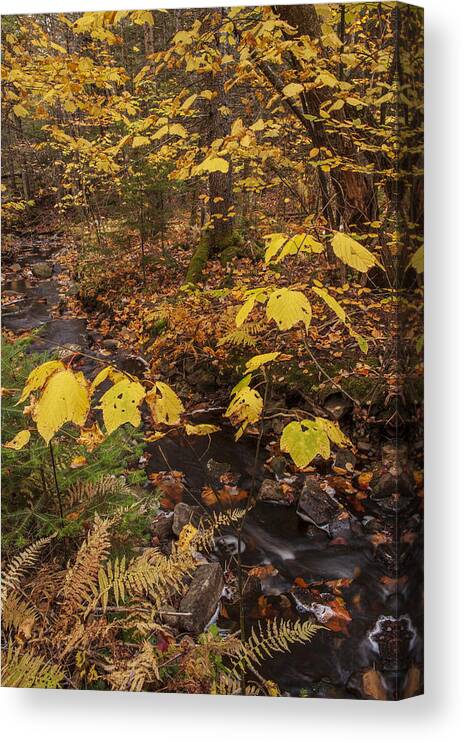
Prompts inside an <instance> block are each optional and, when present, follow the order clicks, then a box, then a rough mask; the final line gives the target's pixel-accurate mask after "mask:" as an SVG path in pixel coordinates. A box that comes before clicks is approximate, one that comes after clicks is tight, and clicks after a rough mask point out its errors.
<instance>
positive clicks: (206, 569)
mask: <svg viewBox="0 0 465 742" xmlns="http://www.w3.org/2000/svg"><path fill="white" fill-rule="evenodd" d="M223 587H224V579H223V570H222V569H221V566H220V565H219V564H218V562H215V563H213V564H210V563H207V564H201V565H200V567H197V569H196V571H195V573H194V577H193V580H192V582H191V584H190V586H189V589H188V591H187V594H186V595H185V596H184V598H183V599H182V600H181V603H180V605H179V612H180V613H188V614H190V615H185V616H180V625H181V627H182V628H183V629H184V631H192V632H194V633H196V634H198V633H199V632H201V631H203V629H204V628H205V626H206V625H207V624H208V622H209V621H210V619H211V618H212V617H213V615H214V613H215V611H216V609H217V606H218V603H219V600H220V598H221V595H222V592H223Z"/></svg>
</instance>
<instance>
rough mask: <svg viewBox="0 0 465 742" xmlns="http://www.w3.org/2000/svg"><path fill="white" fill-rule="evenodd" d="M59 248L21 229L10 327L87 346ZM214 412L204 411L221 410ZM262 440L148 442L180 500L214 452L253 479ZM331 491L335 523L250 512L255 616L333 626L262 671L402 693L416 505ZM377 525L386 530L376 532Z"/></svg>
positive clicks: (407, 682)
mask: <svg viewBox="0 0 465 742" xmlns="http://www.w3.org/2000/svg"><path fill="white" fill-rule="evenodd" d="M59 249H60V241H59V239H55V238H53V237H52V238H50V237H47V238H46V239H43V238H31V239H28V240H25V244H24V249H23V251H22V253H21V256H20V258H19V261H20V263H19V264H20V266H21V271H17V273H19V272H21V273H22V275H23V277H21V278H18V277H17V273H15V272H13V271H12V270H11V269H10V268H8V267H7V268H6V270H5V280H4V283H3V296H4V297H5V298H6V301H5V304H6V306H5V305H4V309H3V321H2V323H3V327H4V328H7V329H9V330H12V331H14V332H15V333H18V332H22V331H25V330H32V329H35V330H37V336H36V338H35V340H34V342H33V346H32V347H33V349H34V350H45V349H51V348H54V347H56V346H60V347H61V346H66V347H69V348H70V349H71V350H76V349H77V348H80V349H81V350H85V349H87V348H88V345H89V341H88V336H87V330H86V320H85V319H76V318H73V317H72V316H70V315H69V314H67V309H66V302H63V310H62V314H61V316H56V315H57V311H56V307H57V305H58V304H59V302H60V296H61V295H62V294H64V293H65V290H64V288H63V285H62V283H61V279H60V265H59V258H60V253H59ZM38 260H41V261H44V260H45V261H47V262H49V264H50V265H51V266H52V267H53V273H52V275H51V277H50V278H47V279H44V280H37V279H35V278H33V277H32V276H30V275H28V273H29V272H30V271H29V269H30V267H31V266H32V264H33V263H34V262H36V261H38ZM24 276H26V277H24ZM92 352H93V353H95V351H94V350H93V351H92ZM106 359H107V360H109V358H108V356H106ZM212 414H215V413H212ZM212 414H211V415H210V416H208V422H216V421H217V420H214V419H212ZM218 420H221V418H219V417H218ZM195 422H200V420H199V419H196V420H195ZM255 446H256V442H255V439H254V438H252V437H250V438H248V437H246V436H244V438H243V439H241V441H239V442H238V443H235V442H234V438H233V432H232V430H230V429H229V428H228V427H227V426H224V425H223V424H222V429H221V430H220V431H219V432H217V433H215V434H214V435H213V436H211V438H209V439H208V438H207V439H205V438H199V437H192V438H191V439H190V440H189V441H187V440H185V439H183V437H182V436H174V437H166V438H163V439H162V440H160V441H158V442H156V443H152V444H148V448H147V459H148V464H147V470H148V473H149V474H150V473H153V472H163V471H169V470H170V469H171V470H176V471H180V472H182V473H183V477H184V480H183V481H184V485H185V493H184V500H185V501H186V502H188V503H189V502H190V503H192V504H194V505H198V504H199V503H201V502H202V501H201V492H202V489H203V488H204V487H207V486H210V484H211V473H210V472H209V467H208V462H209V461H213V462H220V463H226V464H227V465H228V469H229V470H230V472H232V473H233V474H236V475H237V486H238V487H240V488H243V489H245V490H247V489H248V488H249V487H250V485H251V481H252V477H253V472H254V466H255ZM264 463H265V459H264V456H263V457H262V458H259V462H258V464H259V466H258V477H257V479H258V485H259V484H260V482H261V480H262V479H263V478H264V476H266V477H268V478H269V477H270V476H273V475H272V474H271V475H270V471H269V470H268V471H266V472H265V468H264ZM320 478H321V479H322V480H323V479H324V471H322V472H321V473H320ZM334 496H335V498H336V499H339V500H340V501H341V504H342V505H343V506H344V513H346V514H347V515H346V517H345V518H344V519H342V520H340V521H338V523H336V524H333V526H332V529H331V530H330V533H328V529H326V530H325V529H324V528H318V527H316V526H315V525H312V523H308V522H305V521H304V520H303V519H302V518H301V517H300V516H299V515H298V512H297V507H296V504H295V503H294V504H291V505H283V504H279V505H278V504H271V503H267V502H259V503H258V504H257V505H256V507H255V508H254V509H253V511H251V512H250V514H249V515H248V517H247V520H246V524H245V527H244V531H243V541H244V550H243V552H242V555H241V557H242V563H243V565H244V566H246V567H247V568H249V567H255V566H257V565H259V566H261V567H264V568H266V567H268V571H266V570H264V571H263V574H262V575H261V577H260V580H256V589H255V590H253V591H251V593H250V595H248V596H247V599H246V600H247V620H248V625H249V626H250V624H251V623H253V622H255V621H258V620H260V619H263V618H273V617H275V616H276V617H278V618H289V619H293V620H295V619H296V618H300V619H306V618H312V619H314V620H317V621H319V622H321V623H323V625H325V624H326V625H327V627H328V628H329V629H330V630H328V631H319V632H318V633H317V635H316V637H315V638H314V640H313V641H312V642H311V643H306V644H297V645H294V646H293V648H292V651H291V652H290V653H285V654H277V655H276V656H275V657H274V658H273V660H271V661H269V662H267V663H266V665H265V666H264V667H263V668H262V672H263V674H264V675H265V676H267V677H271V678H273V679H274V680H275V681H276V682H277V683H278V685H279V687H280V689H281V692H284V693H287V694H289V695H309V696H320V697H341V698H367V697H379V698H400V697H402V696H403V695H405V693H406V692H407V691H406V688H407V687H408V692H409V693H410V694H415V693H416V692H420V681H419V680H418V675H419V670H418V668H419V666H420V664H421V648H422V643H421V638H420V636H421V606H420V602H419V601H418V599H417V595H418V591H419V587H420V584H421V569H420V562H421V549H420V547H419V543H420V540H419V537H418V530H419V520H418V517H417V514H416V509H415V507H414V506H413V505H409V506H407V507H406V508H405V510H404V511H402V512H401V511H399V509H396V508H394V510H391V511H389V510H388V509H387V508H384V509H383V508H380V506H379V503H377V502H374V501H373V502H372V501H371V500H370V498H369V497H368V498H367V500H366V502H364V505H363V508H359V509H357V508H356V507H354V506H353V503H350V502H348V501H347V498H345V499H344V500H343V501H342V500H341V498H340V497H339V495H338V494H337V493H336V494H335V495H334ZM241 504H242V505H243V503H238V507H240V506H241ZM377 534H382V537H385V542H383V538H378V539H376V538H374V536H376V535H377ZM412 534H413V536H412ZM234 552H237V539H236V538H235V537H234V535H233V534H232V533H231V534H230V535H229V536H227V537H225V539H223V541H222V543H221V544H219V551H218V556H219V558H221V560H222V561H223V563H224V564H225V565H227V564H229V563H230V560H231V559H233V557H234ZM228 554H229V555H230V556H229V557H228ZM399 563H400V564H401V565H402V567H401V569H399V566H398V565H399ZM225 608H226V610H225V611H223V612H222V615H221V618H220V619H219V626H220V627H222V628H223V629H224V630H227V629H231V628H234V629H235V628H237V612H236V613H235V611H234V601H231V605H230V606H229V607H228V601H227V600H226V602H225ZM415 684H416V685H415Z"/></svg>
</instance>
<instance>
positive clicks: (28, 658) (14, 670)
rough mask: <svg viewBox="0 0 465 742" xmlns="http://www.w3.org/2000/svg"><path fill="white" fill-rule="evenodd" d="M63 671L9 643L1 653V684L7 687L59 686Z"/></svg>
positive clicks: (57, 666)
mask: <svg viewBox="0 0 465 742" xmlns="http://www.w3.org/2000/svg"><path fill="white" fill-rule="evenodd" d="M63 678H64V673H63V671H62V669H61V668H60V666H59V665H56V664H55V663H53V662H48V661H47V660H46V659H45V658H44V657H41V656H40V655H34V654H32V652H31V651H27V652H24V653H23V654H21V652H20V650H19V648H16V649H15V648H14V647H13V645H12V644H11V643H10V644H9V645H8V649H7V651H6V652H4V653H3V654H2V685H3V686H4V687H8V688H59V687H60V683H61V681H62V680H63Z"/></svg>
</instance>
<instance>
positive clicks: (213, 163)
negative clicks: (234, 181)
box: [197, 155, 229, 173]
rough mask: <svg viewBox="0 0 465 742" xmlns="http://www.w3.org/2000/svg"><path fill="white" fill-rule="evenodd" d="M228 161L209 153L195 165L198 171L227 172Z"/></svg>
mask: <svg viewBox="0 0 465 742" xmlns="http://www.w3.org/2000/svg"><path fill="white" fill-rule="evenodd" d="M228 170H229V162H228V161H227V160H225V159H224V158H223V157H214V156H212V155H210V156H209V157H207V158H206V159H205V160H204V161H203V162H201V163H200V165H198V167H197V171H198V172H203V173H227V172H228Z"/></svg>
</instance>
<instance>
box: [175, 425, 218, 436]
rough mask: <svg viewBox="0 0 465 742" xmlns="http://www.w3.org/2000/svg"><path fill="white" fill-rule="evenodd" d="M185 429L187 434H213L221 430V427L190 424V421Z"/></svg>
mask: <svg viewBox="0 0 465 742" xmlns="http://www.w3.org/2000/svg"><path fill="white" fill-rule="evenodd" d="M184 430H185V431H186V433H187V435H211V434H212V433H216V432H218V430H221V428H220V427H219V426H218V425H189V423H186V425H185V426H184Z"/></svg>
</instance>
